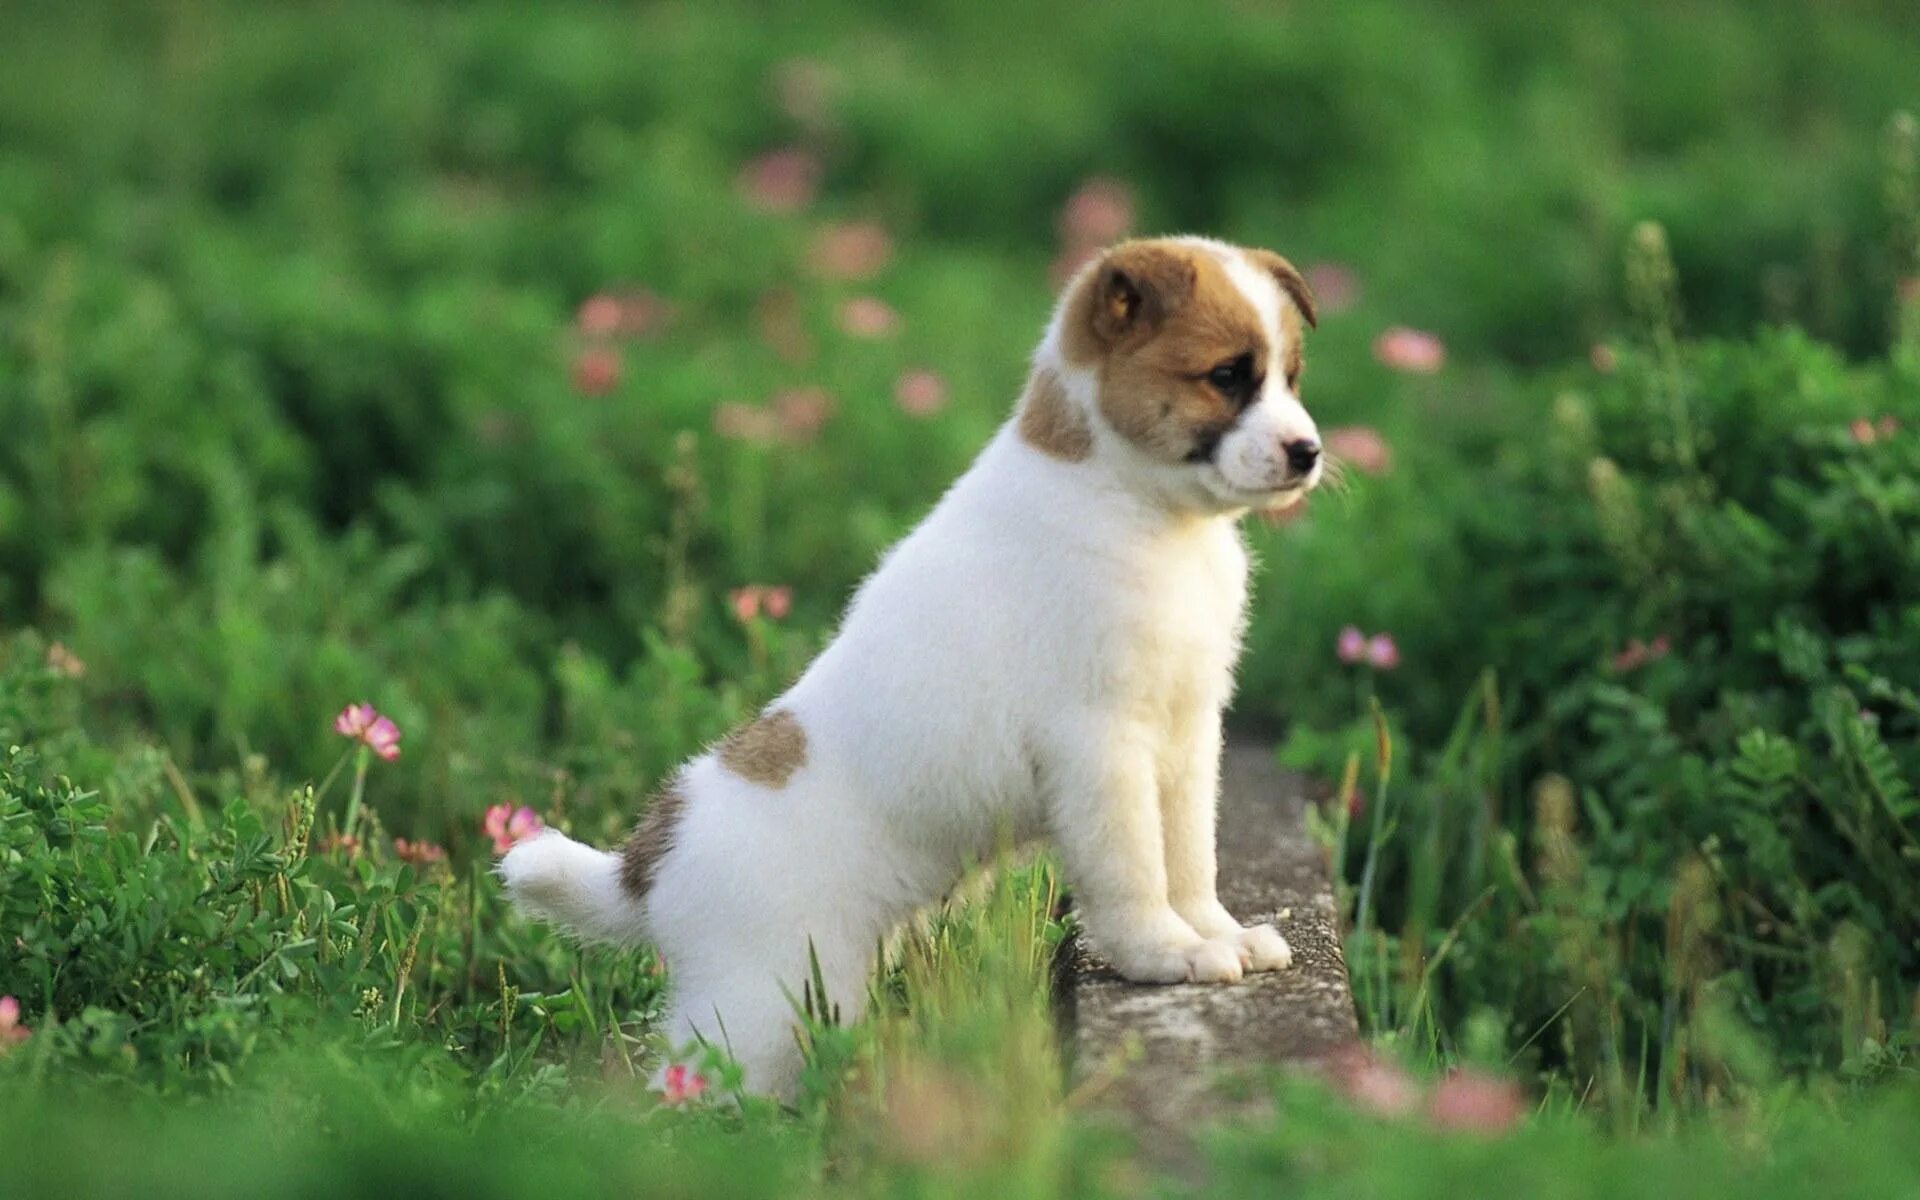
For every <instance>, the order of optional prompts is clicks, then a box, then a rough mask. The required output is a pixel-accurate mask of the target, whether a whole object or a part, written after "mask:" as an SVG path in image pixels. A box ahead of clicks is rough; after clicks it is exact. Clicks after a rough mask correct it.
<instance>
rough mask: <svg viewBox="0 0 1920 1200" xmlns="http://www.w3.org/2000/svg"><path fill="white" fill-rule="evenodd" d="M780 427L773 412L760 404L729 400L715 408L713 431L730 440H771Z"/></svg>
mask: <svg viewBox="0 0 1920 1200" xmlns="http://www.w3.org/2000/svg"><path fill="white" fill-rule="evenodd" d="M779 429H780V427H779V422H777V421H776V420H775V419H774V416H773V413H772V412H771V411H770V410H768V409H765V408H762V407H761V406H760V405H758V404H748V403H746V402H744V401H741V400H728V401H725V402H723V403H722V404H721V405H720V406H719V407H718V408H716V409H714V410H713V431H714V432H715V433H717V434H719V435H720V436H721V437H723V438H726V439H727V440H728V441H734V442H770V441H772V440H773V439H774V436H775V435H776V434H777V433H779Z"/></svg>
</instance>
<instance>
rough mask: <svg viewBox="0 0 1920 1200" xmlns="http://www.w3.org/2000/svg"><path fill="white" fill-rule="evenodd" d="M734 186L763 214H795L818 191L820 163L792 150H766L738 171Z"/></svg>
mask: <svg viewBox="0 0 1920 1200" xmlns="http://www.w3.org/2000/svg"><path fill="white" fill-rule="evenodd" d="M734 183H735V186H736V187H738V188H739V190H740V194H741V195H742V196H743V197H745V198H746V201H747V203H749V204H751V205H753V206H754V207H755V208H757V209H760V210H761V211H762V212H771V213H791V212H798V211H799V210H801V209H803V208H805V207H806V206H807V205H809V204H811V203H813V198H814V196H815V195H816V194H817V193H818V192H819V190H820V160H819V159H817V158H815V157H814V156H813V155H812V154H809V153H808V152H807V151H805V150H802V149H800V148H798V147H795V146H789V147H785V148H783V149H779V150H769V151H767V152H766V153H765V154H762V155H760V156H759V157H758V158H755V159H753V160H752V161H751V162H749V163H747V165H746V166H744V167H742V168H740V174H739V176H738V177H737V178H736V179H735V180H734Z"/></svg>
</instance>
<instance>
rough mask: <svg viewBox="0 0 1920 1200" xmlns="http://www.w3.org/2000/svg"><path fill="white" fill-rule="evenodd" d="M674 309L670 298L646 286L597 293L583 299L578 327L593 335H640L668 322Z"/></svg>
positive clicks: (587, 334) (583, 332) (594, 336)
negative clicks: (668, 300)
mask: <svg viewBox="0 0 1920 1200" xmlns="http://www.w3.org/2000/svg"><path fill="white" fill-rule="evenodd" d="M672 312H673V310H672V308H671V307H670V306H669V305H668V304H667V302H666V301H664V300H662V299H661V298H660V297H658V296H656V295H654V294H653V293H652V292H649V291H647V290H645V289H644V288H636V289H633V290H630V291H625V292H619V293H614V292H596V293H595V294H594V295H591V296H588V297H587V298H586V299H585V300H582V301H581V302H580V309H579V311H578V312H577V313H575V314H574V326H575V327H576V328H577V329H579V331H580V332H581V334H582V335H584V336H586V337H589V338H595V339H598V338H610V337H612V336H614V335H615V334H622V335H625V336H627V337H639V336H640V335H641V334H644V333H648V332H651V331H652V330H654V329H655V328H656V327H658V326H659V325H661V324H663V323H665V321H666V320H667V318H668V317H669V316H671V315H672Z"/></svg>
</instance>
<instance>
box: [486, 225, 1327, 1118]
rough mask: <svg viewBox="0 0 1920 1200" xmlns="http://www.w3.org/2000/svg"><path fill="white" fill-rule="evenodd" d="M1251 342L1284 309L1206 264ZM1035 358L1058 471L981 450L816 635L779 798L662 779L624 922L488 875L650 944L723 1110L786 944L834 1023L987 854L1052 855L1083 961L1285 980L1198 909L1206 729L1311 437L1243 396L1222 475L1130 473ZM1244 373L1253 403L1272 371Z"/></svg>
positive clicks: (788, 978) (529, 852)
mask: <svg viewBox="0 0 1920 1200" xmlns="http://www.w3.org/2000/svg"><path fill="white" fill-rule="evenodd" d="M1195 244H1197V245H1202V246H1205V247H1207V249H1208V252H1209V253H1217V254H1220V255H1221V256H1222V261H1223V262H1226V263H1227V264H1228V266H1229V271H1230V277H1231V278H1232V279H1233V281H1234V282H1235V283H1236V284H1237V285H1238V286H1239V287H1240V288H1241V289H1242V290H1243V291H1244V292H1246V294H1247V296H1248V299H1249V302H1250V303H1252V304H1253V305H1254V306H1255V308H1256V310H1257V311H1258V312H1259V313H1260V314H1261V316H1262V319H1263V323H1264V324H1265V325H1266V327H1267V329H1268V331H1269V336H1270V337H1271V338H1272V340H1273V354H1274V356H1275V359H1274V360H1275V361H1277V355H1278V353H1279V348H1280V338H1281V337H1282V336H1283V335H1282V331H1281V330H1282V327H1281V324H1280V321H1279V306H1280V305H1281V304H1285V303H1290V301H1288V300H1286V299H1284V298H1283V297H1282V296H1281V294H1280V292H1279V289H1278V288H1277V287H1276V286H1274V284H1273V283H1272V281H1271V280H1269V279H1267V278H1266V276H1265V275H1264V274H1262V273H1260V272H1258V271H1256V270H1253V269H1251V268H1250V267H1247V266H1246V264H1245V261H1244V260H1243V259H1242V258H1241V257H1240V256H1239V254H1238V253H1237V252H1235V251H1233V250H1232V249H1231V248H1229V247H1224V246H1221V245H1219V244H1218V243H1212V242H1196V243H1195ZM1060 321H1061V315H1060V313H1059V312H1058V311H1056V314H1055V317H1054V321H1053V325H1052V326H1051V327H1050V328H1049V330H1048V334H1047V336H1046V338H1045V340H1044V341H1043V342H1042V343H1041V346H1040V348H1039V350H1038V352H1037V354H1036V364H1037V365H1039V366H1043V367H1047V368H1050V369H1053V370H1055V371H1058V372H1059V374H1060V376H1061V378H1062V380H1063V381H1064V383H1065V384H1066V387H1067V391H1068V393H1069V397H1070V399H1071V401H1072V403H1074V404H1076V405H1078V406H1080V407H1082V408H1083V409H1084V410H1085V412H1086V414H1087V416H1088V419H1089V420H1090V421H1091V422H1092V424H1093V426H1094V428H1095V434H1096V437H1095V443H1096V444H1095V450H1094V453H1093V455H1092V456H1091V457H1090V458H1089V459H1087V460H1086V461H1082V462H1062V461H1058V460H1056V459H1053V458H1050V457H1048V456H1046V455H1045V454H1042V453H1040V452H1039V451H1038V450H1036V449H1035V448H1034V447H1032V446H1030V445H1028V444H1027V443H1025V442H1024V441H1022V440H1021V438H1020V436H1019V434H1018V432H1017V429H1016V427H1015V423H1014V422H1009V423H1008V424H1007V425H1006V426H1004V427H1003V428H1002V429H1001V430H1000V432H999V434H998V435H997V436H996V437H995V438H994V439H993V441H992V442H991V443H990V444H989V445H988V446H987V447H986V449H985V450H984V451H983V452H982V453H981V455H980V456H979V458H978V459H977V460H976V461H975V462H974V464H973V466H972V467H971V468H970V469H969V470H968V471H967V472H966V473H965V474H964V475H963V476H962V477H961V478H960V479H959V480H958V482H956V483H955V484H954V485H953V487H952V488H951V489H950V490H949V491H948V492H947V494H946V496H945V497H944V498H943V499H942V500H941V501H940V503H939V504H938V505H937V506H936V507H935V508H934V510H933V511H932V513H930V514H929V515H928V516H927V518H926V519H925V520H924V521H922V522H921V524H920V525H919V527H918V528H916V529H915V530H914V531H913V532H912V533H911V534H909V535H908V536H907V537H906V539H905V540H903V541H902V542H900V543H899V544H898V545H897V546H895V547H894V548H893V549H892V551H890V552H889V553H888V554H887V555H886V557H885V559H884V560H883V561H882V562H881V564H880V566H879V568H878V569H877V570H876V571H875V572H874V574H873V575H872V576H871V577H870V578H869V579H868V580H867V581H866V583H865V584H864V585H863V586H862V587H861V588H860V590H859V592H858V594H857V595H856V596H855V597H854V599H853V602H852V605H851V606H850V607H849V609H848V611H847V613H846V617H845V620H844V622H843V623H842V625H841V628H840V632H839V634H838V636H837V637H835V638H834V640H833V642H832V643H831V644H830V645H829V646H828V647H827V648H826V649H825V650H824V651H823V652H822V653H821V655H820V657H819V658H818V659H816V660H815V661H814V663H813V664H812V666H811V667H810V668H809V669H808V670H807V672H806V673H805V674H804V675H803V676H802V677H801V678H800V680H799V681H798V682H797V683H795V684H794V685H793V687H792V688H791V689H790V690H789V691H788V692H787V693H786V694H785V695H784V696H782V697H781V698H780V699H779V700H778V701H776V702H775V704H774V706H773V707H779V708H783V709H785V710H787V711H789V712H791V713H792V714H793V716H794V717H795V718H797V719H798V721H799V723H800V725H801V727H802V728H803V729H804V730H805V732H806V743H807V754H806V761H805V764H804V766H802V767H801V768H800V769H799V770H798V771H797V772H796V773H795V774H794V775H793V776H792V778H791V779H789V780H788V781H787V783H786V784H785V786H784V787H781V788H778V789H770V788H766V787H762V786H760V785H758V784H755V783H751V782H748V781H746V780H744V779H742V778H740V777H739V776H737V775H734V774H732V773H731V772H729V771H727V770H725V769H724V768H723V767H722V766H721V765H720V763H719V761H718V758H717V757H716V755H715V754H714V753H713V752H711V751H709V752H708V753H706V754H704V755H702V756H701V757H699V758H697V759H695V760H694V761H693V762H692V763H691V764H689V766H688V767H687V768H686V770H685V772H684V774H683V776H682V779H681V788H682V790H683V793H684V795H685V797H686V805H685V810H684V813H683V814H682V818H681V823H680V825H679V827H678V831H677V834H676V836H675V838H674V841H673V844H672V848H671V849H670V850H669V852H668V853H667V854H666V855H665V856H664V857H663V858H662V859H661V861H660V863H659V866H658V870H657V873H656V877H655V882H654V886H653V889H652V891H651V892H650V894H649V895H648V896H647V898H646V901H645V903H644V905H641V904H639V903H636V902H635V901H634V900H632V899H631V898H630V897H628V896H627V895H626V894H625V893H623V892H622V891H621V890H620V887H619V884H618V860H617V859H616V857H615V856H613V855H610V854H603V853H601V852H599V851H594V850H590V849H587V848H586V847H583V846H579V845H578V844H576V843H574V842H571V841H568V840H567V839H565V838H563V837H561V836H560V835H558V834H548V835H546V836H543V837H541V838H539V839H537V840H534V841H531V842H528V843H525V844H522V845H521V846H518V847H516V848H515V849H514V850H513V851H512V853H510V854H509V855H508V856H507V858H506V860H505V862H504V863H503V864H502V874H503V876H504V877H505V880H506V883H507V887H508V889H509V891H510V892H511V893H512V895H513V898H514V900H515V902H516V903H518V904H520V905H521V906H523V907H524V908H526V909H527V910H529V911H531V912H534V913H536V914H538V915H540V916H543V917H546V918H548V919H551V920H554V921H556V922H558V923H560V924H562V925H564V926H566V927H568V928H570V929H573V930H575V931H577V932H579V933H581V934H583V935H586V936H590V937H596V938H608V939H613V940H622V941H626V940H632V939H634V938H637V937H643V936H644V937H647V938H650V939H652V940H653V941H654V942H655V943H656V944H657V945H658V946H659V947H660V949H661V951H662V953H663V955H664V957H665V959H666V961H667V964H668V967H669V971H670V974H671V977H672V979H673V983H674V989H675V995H674V1002H673V1007H672V1012H671V1014H670V1016H669V1018H668V1028H667V1031H666V1032H667V1036H668V1038H669V1039H670V1040H671V1042H672V1043H673V1044H674V1045H676V1046H679V1045H682V1044H684V1043H686V1042H688V1041H691V1040H692V1039H694V1038H696V1037H698V1038H705V1039H708V1040H711V1041H714V1042H716V1043H721V1044H724V1045H725V1046H726V1047H727V1048H728V1049H729V1050H730V1051H731V1052H732V1053H733V1055H734V1056H735V1057H736V1058H737V1059H738V1060H739V1061H740V1063H741V1064H742V1065H743V1066H744V1067H745V1068H746V1072H747V1083H748V1085H749V1086H750V1087H752V1088H754V1089H756V1090H759V1091H765V1092H771V1093H775V1094H786V1093H790V1092H791V1090H792V1088H793V1086H794V1083H795V1080H796V1075H797V1071H798V1068H799V1055H798V1051H797V1050H796V1047H795V1042H794V1037H793V1032H792V1029H793V1025H794V1009H793V1001H794V998H795V997H797V996H798V995H799V994H800V989H801V986H802V983H803V981H804V980H805V979H806V978H807V971H808V949H809V945H811V947H812V949H813V952H814V953H815V954H817V956H818V959H819V964H820V968H821V971H822V973H823V976H824V978H825V981H826V983H827V987H828V992H829V995H830V998H831V999H832V1001H833V1002H834V1003H836V1004H838V1005H839V1006H840V1007H841V1009H842V1011H843V1013H845V1014H846V1015H847V1016H849V1017H851V1016H853V1015H855V1014H857V1012H858V1011H859V1009H860V1007H861V1005H862V1002H863V1001H864V999H865V995H866V987H867V976H868V972H869V971H870V969H871V967H872V958H873V952H874V948H875V946H876V945H878V944H880V943H881V941H882V940H883V939H884V938H885V937H886V936H887V935H888V934H889V933H890V932H891V931H892V930H893V929H894V928H895V927H896V926H897V925H898V924H899V922H900V921H901V920H902V919H903V918H904V917H906V916H908V915H909V914H910V913H912V912H913V911H914V910H915V909H916V908H918V907H920V906H923V905H925V904H928V903H929V902H932V901H935V900H937V899H939V898H940V897H941V896H942V895H944V894H946V893H947V891H948V890H949V889H950V888H952V886H953V885H954V884H955V882H956V881H957V880H958V878H959V877H960V875H961V874H962V872H963V871H964V870H965V869H966V868H967V866H968V865H969V864H973V863H977V862H980V861H983V860H984V859H986V858H987V857H989V856H990V855H991V854H992V853H993V852H994V850H995V849H996V848H997V847H998V846H999V845H1001V844H1002V843H1004V842H1005V841H1006V840H1008V839H1013V840H1025V839H1028V838H1032V837H1037V836H1046V837H1049V838H1051V840H1052V842H1053V844H1054V845H1055V846H1056V847H1057V849H1058V852H1059V855H1060V858H1061V860H1062V863H1063V865H1064V867H1065V870H1066V873H1067V876H1068V879H1069V882H1070V884H1071V885H1072V887H1073V888H1074V890H1075V893H1076V895H1077V898H1078V900H1079V904H1080V911H1081V914H1082V919H1083V921H1084V923H1085V926H1086V929H1087V931H1088V933H1089V934H1090V935H1091V937H1092V939H1093V941H1094V943H1095V945H1096V946H1097V947H1098V948H1099V949H1100V950H1101V951H1102V952H1104V953H1105V954H1106V955H1107V957H1108V958H1109V959H1110V960H1111V961H1112V962H1113V964H1114V966H1115V967H1116V968H1117V969H1118V970H1120V971H1121V972H1122V973H1123V974H1124V975H1126V976H1128V977H1130V978H1133V979H1139V980H1149V981H1156V982H1174V981H1180V980H1195V981H1206V982H1231V981H1233V980H1237V979H1239V978H1240V977H1241V973H1242V972H1243V971H1245V970H1249V969H1251V970H1271V969H1276V968H1280V967H1284V966H1286V965H1287V964H1288V962H1289V959H1290V954H1289V951H1288V948H1287V945H1286V942H1285V941H1284V940H1283V939H1282V938H1281V937H1280V935H1279V934H1278V933H1276V932H1275V931H1274V930H1273V929H1272V928H1270V927H1268V926H1259V927H1256V928H1253V929H1244V928H1242V927H1241V925H1240V924H1239V922H1238V921H1236V920H1235V919H1234V918H1233V916H1232V915H1231V914H1229V913H1228V912H1227V911H1226V909H1225V908H1223V907H1222V906H1221V904H1220V902H1219V900H1218V898H1217V896H1216V894H1215V890H1214V871H1215V867H1214V810H1215V802H1216V790H1217V786H1218V778H1219V759H1220V749H1221V732H1220V713H1221V710H1222V708H1223V707H1224V706H1225V705H1226V703H1227V701H1228V698H1229V696H1230V694H1231V692H1232V684H1233V680H1232V674H1233V667H1234V663H1235V660H1236V659H1237V657H1238V655H1239V650H1240V637H1241V631H1242V627H1243V623H1244V613H1243V610H1244V606H1245V603H1246V587H1247V556H1246V553H1245V550H1244V548H1243V546H1242V544H1241V540H1240V537H1239V532H1238V529H1237V526H1236V524H1235V518H1236V517H1238V516H1239V515H1240V514H1241V513H1242V512H1244V511H1245V509H1246V508H1247V507H1249V506H1251V505H1253V504H1256V503H1265V504H1284V503H1289V502H1292V501H1293V500H1296V499H1298V497H1299V496H1300V495H1302V494H1304V492H1305V491H1306V490H1307V488H1308V487H1310V486H1311V485H1312V483H1313V482H1315V481H1317V475H1318V470H1317V468H1316V469H1315V471H1314V472H1313V474H1312V475H1311V476H1309V477H1308V478H1307V479H1305V480H1295V481H1292V482H1291V483H1289V482H1288V481H1287V480H1286V479H1285V477H1284V461H1283V459H1284V455H1282V454H1281V452H1280V450H1279V449H1278V446H1279V443H1280V441H1281V440H1283V439H1284V438H1287V437H1311V436H1314V434H1313V427H1312V422H1311V420H1310V419H1309V418H1308V417H1307V416H1306V413H1305V410H1304V409H1302V408H1301V407H1300V404H1299V401H1298V400H1297V399H1296V398H1295V397H1293V396H1292V395H1291V394H1290V393H1289V392H1287V390H1286V388H1285V385H1284V383H1283V382H1270V383H1269V384H1268V386H1267V388H1266V392H1265V394H1264V395H1263V397H1262V399H1261V401H1260V403H1259V404H1257V405H1255V406H1254V407H1253V408H1252V409H1250V410H1249V412H1248V414H1247V417H1246V419H1245V420H1244V421H1243V423H1242V424H1243V428H1242V429H1240V430H1238V431H1236V432H1235V433H1233V434H1231V435H1229V436H1228V437H1227V438H1226V439H1225V440H1224V441H1223V442H1222V445H1221V454H1220V456H1219V458H1220V461H1221V464H1222V465H1221V466H1219V467H1212V466H1194V465H1187V464H1182V465H1179V466H1177V467H1176V466H1169V465H1167V464H1162V463H1155V462H1152V461H1150V460H1148V459H1147V458H1146V457H1145V456H1144V455H1142V454H1140V453H1139V452H1137V451H1136V450H1135V449H1134V448H1133V447H1132V446H1131V445H1130V444H1128V443H1126V442H1124V441H1123V440H1122V439H1120V438H1119V437H1118V436H1117V435H1115V434H1114V433H1113V432H1112V431H1111V429H1109V428H1108V427H1107V426H1106V425H1105V424H1104V422H1102V421H1101V419H1100V418H1099V416H1098V410H1097V408H1096V406H1095V405H1094V402H1093V401H1094V394H1093V393H1094V388H1095V386H1096V383H1095V380H1094V379H1093V377H1092V375H1091V373H1090V372H1087V371H1084V370H1077V369H1075V368H1072V367H1070V366H1068V365H1067V364H1066V363H1065V362H1064V361H1063V360H1062V358H1061V356H1060V354H1059V350H1058V346H1059V344H1060V330H1059V324H1060ZM1270 374H1272V375H1274V376H1276V377H1277V376H1278V374H1279V372H1277V371H1276V372H1271V373H1270Z"/></svg>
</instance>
